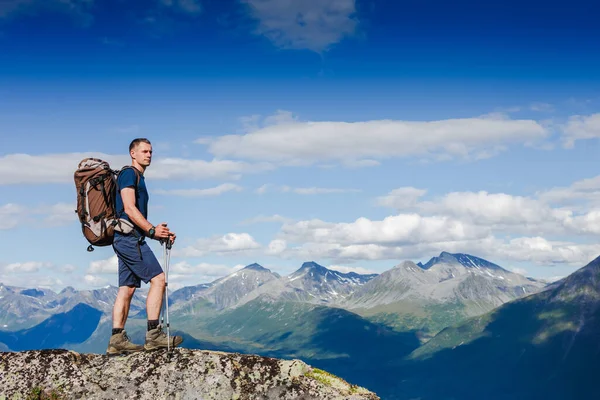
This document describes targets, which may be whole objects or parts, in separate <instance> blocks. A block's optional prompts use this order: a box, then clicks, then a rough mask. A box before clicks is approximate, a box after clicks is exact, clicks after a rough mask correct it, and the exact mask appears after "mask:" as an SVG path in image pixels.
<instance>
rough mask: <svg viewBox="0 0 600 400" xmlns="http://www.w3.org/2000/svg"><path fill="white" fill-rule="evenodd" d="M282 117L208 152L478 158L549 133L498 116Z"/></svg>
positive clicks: (296, 161)
mask: <svg viewBox="0 0 600 400" xmlns="http://www.w3.org/2000/svg"><path fill="white" fill-rule="evenodd" d="M281 121H282V122H278V123H275V124H271V125H268V124H266V125H265V126H263V127H261V128H259V129H257V130H255V131H251V132H248V133H245V134H238V135H226V136H220V137H217V138H214V139H213V140H212V141H211V142H210V143H209V144H208V150H209V151H210V152H211V153H213V154H214V155H216V156H217V157H234V158H238V159H251V160H261V161H262V160H266V161H270V162H275V163H278V164H281V165H311V164H315V163H317V162H324V161H336V162H340V163H348V162H352V161H359V160H365V159H366V160H382V159H387V158H393V157H421V158H425V159H431V160H450V159H455V158H459V159H477V158H482V157H489V156H491V155H493V154H496V153H498V152H500V151H503V150H504V149H506V146H507V145H509V144H511V143H517V144H523V145H532V144H534V143H536V142H537V141H540V140H542V139H544V138H545V137H546V135H547V134H548V131H547V129H546V128H544V127H543V126H542V125H540V124H539V123H538V122H536V121H533V120H511V119H509V118H506V117H504V116H499V115H487V116H482V117H477V118H464V119H449V120H441V121H429V122H421V121H395V120H375V121H366V122H335V121H326V122H299V121H297V120H293V119H290V118H287V117H286V118H281ZM205 142H206V141H205Z"/></svg>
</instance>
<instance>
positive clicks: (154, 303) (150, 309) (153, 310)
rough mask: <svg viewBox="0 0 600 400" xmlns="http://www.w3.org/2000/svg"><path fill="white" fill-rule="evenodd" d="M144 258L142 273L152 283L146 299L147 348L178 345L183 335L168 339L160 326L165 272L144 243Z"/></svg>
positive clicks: (142, 248) (143, 278) (144, 279)
mask: <svg viewBox="0 0 600 400" xmlns="http://www.w3.org/2000/svg"><path fill="white" fill-rule="evenodd" d="M140 250H141V252H142V259H143V260H144V268H143V273H142V274H141V275H140V277H141V278H142V280H143V281H144V282H145V283H150V290H149V292H148V298H147V299H146V311H147V313H148V332H146V343H144V348H145V349H146V350H153V349H159V348H166V347H176V346H179V345H180V344H181V343H182V342H183V338H182V337H181V336H171V337H170V338H169V340H167V335H166V333H165V332H163V330H162V326H159V323H158V319H159V316H160V311H161V308H162V304H163V295H164V294H165V290H166V284H165V273H164V272H163V270H162V267H161V266H160V263H159V262H158V260H157V259H156V256H155V255H154V253H152V250H151V249H150V247H149V246H148V244H146V243H144V244H142V246H141V247H140Z"/></svg>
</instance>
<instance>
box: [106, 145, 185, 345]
mask: <svg viewBox="0 0 600 400" xmlns="http://www.w3.org/2000/svg"><path fill="white" fill-rule="evenodd" d="M129 154H130V155H131V167H133V168H131V167H128V168H124V169H123V170H122V171H121V173H120V174H119V177H118V179H117V196H116V203H115V207H116V210H117V217H118V218H122V219H125V220H128V221H130V222H132V223H133V225H134V230H133V231H132V232H131V233H130V234H127V235H124V234H122V233H119V232H115V237H114V243H113V249H114V251H115V253H116V255H117V257H118V259H119V291H118V293H117V298H116V300H115V304H114V307H113V330H112V336H111V337H110V341H109V343H108V348H107V350H106V353H107V354H109V355H113V354H120V353H129V352H135V351H141V350H143V349H146V350H152V349H157V348H163V347H167V341H168V339H167V335H166V334H165V333H164V332H163V331H162V326H161V325H159V323H158V318H159V316H160V310H161V308H162V302H163V294H164V291H165V274H164V272H163V270H162V267H161V266H160V264H159V262H158V260H157V259H156V257H155V256H154V253H153V252H152V249H151V248H150V246H148V244H147V243H146V241H145V239H146V238H150V239H156V240H161V241H167V240H170V241H171V243H173V242H174V241H175V237H176V236H175V233H174V232H171V231H170V230H169V228H167V224H166V223H162V224H159V225H156V226H154V225H152V224H151V223H150V222H148V220H147V218H148V191H147V189H146V183H145V179H144V172H145V171H146V168H148V167H149V166H150V163H151V161H152V144H151V143H150V141H149V140H148V139H143V138H141V139H135V140H133V141H132V142H131V144H130V145H129ZM141 281H144V283H148V282H150V290H149V292H148V298H147V299H146V311H147V314H148V331H147V332H146V342H145V343H144V345H143V346H142V345H136V344H134V343H132V342H131V341H130V340H129V338H128V336H127V333H126V332H125V330H124V328H125V322H126V321H127V316H128V314H129V306H130V305H131V299H132V298H133V294H134V293H135V289H136V288H139V287H140V286H141ZM170 341H171V343H170V347H175V346H178V345H179V344H181V343H182V342H183V338H182V337H181V336H171V337H170Z"/></svg>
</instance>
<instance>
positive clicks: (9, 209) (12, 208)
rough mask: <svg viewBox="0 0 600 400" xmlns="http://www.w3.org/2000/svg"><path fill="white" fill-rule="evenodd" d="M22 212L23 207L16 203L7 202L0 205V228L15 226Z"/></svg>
mask: <svg viewBox="0 0 600 400" xmlns="http://www.w3.org/2000/svg"><path fill="white" fill-rule="evenodd" d="M24 212H25V208H24V207H23V206H20V205H18V204H12V203H8V204H5V205H3V206H0V230H6V229H12V228H15V227H16V226H17V225H18V224H19V222H20V216H21V214H23V213H24Z"/></svg>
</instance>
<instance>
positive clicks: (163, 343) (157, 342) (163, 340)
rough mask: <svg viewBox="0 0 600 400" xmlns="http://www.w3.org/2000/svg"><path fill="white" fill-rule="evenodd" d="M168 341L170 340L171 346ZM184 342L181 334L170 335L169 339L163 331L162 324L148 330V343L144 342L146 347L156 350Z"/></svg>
mask: <svg viewBox="0 0 600 400" xmlns="http://www.w3.org/2000/svg"><path fill="white" fill-rule="evenodd" d="M167 342H170V343H169V346H167ZM182 342H183V338H182V337H181V336H174V335H170V336H169V339H167V334H166V333H165V332H163V330H162V325H158V326H157V327H156V328H154V329H150V330H149V331H148V332H146V343H144V349H146V350H154V349H160V348H167V347H176V346H179V345H180V344H181V343H182Z"/></svg>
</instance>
